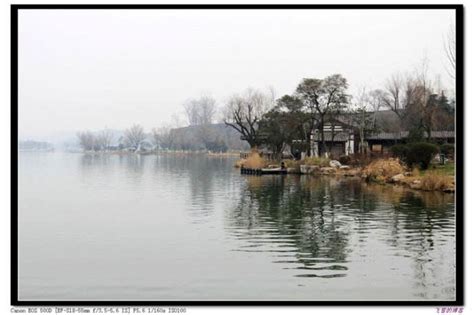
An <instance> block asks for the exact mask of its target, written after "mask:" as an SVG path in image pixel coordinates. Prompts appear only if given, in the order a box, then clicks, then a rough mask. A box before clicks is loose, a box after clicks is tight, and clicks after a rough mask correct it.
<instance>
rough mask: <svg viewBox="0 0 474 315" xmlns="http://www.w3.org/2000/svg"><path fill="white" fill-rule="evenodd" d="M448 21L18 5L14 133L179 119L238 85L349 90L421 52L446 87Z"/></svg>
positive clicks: (359, 14) (424, 14)
mask: <svg viewBox="0 0 474 315" xmlns="http://www.w3.org/2000/svg"><path fill="white" fill-rule="evenodd" d="M453 21H454V11H450V10H22V11H20V13H19V55H18V58H19V102H18V106H19V134H20V138H34V139H45V138H48V139H51V138H52V137H59V138H61V137H66V136H73V135H74V134H75V133H76V132H77V131H78V130H85V129H91V130H99V129H103V128H110V129H115V130H123V129H125V128H128V127H130V126H131V125H132V124H135V123H137V124H141V125H142V126H143V127H144V128H145V129H146V130H147V131H148V130H150V129H151V128H154V127H159V126H163V125H165V124H176V125H178V124H185V122H184V117H183V111H184V109H183V103H185V102H186V100H188V99H190V98H194V97H199V96H201V95H211V96H212V97H214V98H215V99H216V101H217V106H218V107H220V106H223V104H224V103H225V102H226V100H227V99H228V98H229V97H230V96H231V95H232V94H234V93H238V92H241V91H242V90H244V89H246V88H248V87H255V88H260V89H267V88H268V87H272V88H273V89H274V91H275V92H276V96H277V97H279V96H281V95H283V94H290V93H292V92H293V91H294V89H295V87H296V86H297V84H298V83H299V82H300V81H301V79H302V78H305V77H316V78H322V77H326V76H327V75H330V74H333V73H340V74H342V75H343V76H344V77H346V78H347V80H348V82H349V92H350V93H356V91H357V90H358V89H359V88H360V87H363V86H364V87H368V88H379V87H383V86H384V82H385V81H386V80H387V78H388V77H389V76H390V75H392V74H393V73H398V72H405V71H411V70H412V69H413V68H414V67H416V65H417V64H419V62H420V60H421V59H422V58H427V59H428V60H429V70H430V73H431V75H432V77H433V78H435V77H436V78H437V79H438V81H440V82H441V84H442V85H443V87H444V88H446V89H448V90H450V89H453V82H452V80H451V79H450V78H449V76H448V74H447V72H446V64H447V60H446V56H445V52H444V48H443V38H444V37H445V36H446V32H447V31H448V29H449V25H450V23H453ZM173 117H174V118H173Z"/></svg>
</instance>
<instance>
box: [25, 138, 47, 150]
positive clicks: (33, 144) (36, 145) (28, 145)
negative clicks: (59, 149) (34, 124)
mask: <svg viewBox="0 0 474 315" xmlns="http://www.w3.org/2000/svg"><path fill="white" fill-rule="evenodd" d="M18 148H19V149H20V151H52V150H54V146H53V145H52V144H51V143H49V142H45V141H33V140H26V141H20V142H19V143H18Z"/></svg>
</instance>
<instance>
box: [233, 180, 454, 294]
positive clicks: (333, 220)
mask: <svg viewBox="0 0 474 315" xmlns="http://www.w3.org/2000/svg"><path fill="white" fill-rule="evenodd" d="M245 180H246V182H247V185H246V186H245V188H244V190H243V191H242V193H241V197H240V200H239V203H238V205H237V207H236V208H235V209H234V210H233V212H232V213H230V215H229V221H230V224H231V225H232V226H233V228H234V229H233V233H234V234H235V235H236V236H237V238H239V239H243V240H246V243H245V245H242V246H241V247H240V248H239V250H245V251H255V252H258V251H263V252H271V253H274V252H275V253H276V255H277V256H279V257H280V258H281V257H289V258H286V259H282V258H281V259H280V260H277V261H275V262H281V263H283V264H291V263H294V264H295V265H294V267H295V268H296V269H304V270H321V269H324V270H339V271H334V272H337V274H338V275H341V271H340V270H347V267H346V265H345V264H344V263H345V262H346V261H347V257H348V255H349V253H350V252H351V250H352V249H353V248H352V247H351V246H352V245H351V246H349V244H348V242H349V241H348V240H349V237H350V236H351V239H352V238H354V239H355V240H357V239H358V241H359V242H358V243H356V244H358V245H356V246H359V247H365V246H367V244H368V243H367V240H368V239H369V238H374V240H379V241H382V242H385V243H386V244H388V245H389V246H391V247H393V248H394V249H395V251H390V252H382V253H380V255H393V254H394V253H396V254H395V255H402V256H405V257H410V258H411V259H412V261H413V262H414V266H413V268H414V273H415V274H416V277H417V279H418V281H419V284H418V285H421V286H427V285H428V283H427V282H426V281H424V279H423V277H425V276H426V273H427V272H431V273H432V274H431V275H430V276H429V277H430V279H432V280H433V281H437V280H438V279H439V277H436V275H435V274H433V270H434V269H433V268H435V266H434V267H433V268H431V269H430V270H427V269H426V262H430V261H431V260H432V257H431V256H430V251H431V250H433V248H434V246H435V242H438V245H442V244H443V242H446V235H445V234H443V233H446V231H453V222H454V221H453V220H454V219H453V215H454V213H453V197H452V195H449V194H445V193H439V194H438V193H432V192H419V191H411V190H407V189H405V188H403V187H397V186H382V185H368V184H365V183H361V182H360V180H359V179H343V178H329V177H323V178H315V177H303V176H301V177H293V176H288V177H282V176H261V177H246V178H245ZM448 233H449V232H448ZM448 237H451V236H448ZM248 244H250V245H248ZM275 246H276V248H277V250H275ZM438 249H439V247H438ZM291 259H296V261H293V260H291ZM356 259H357V258H356ZM324 263H326V265H325V264H324ZM327 263H332V264H333V265H331V266H327ZM321 265H322V266H323V267H322V268H320V266H321ZM292 267H293V265H292ZM317 273H318V272H316V274H315V275H310V274H307V275H300V276H307V277H313V276H319V275H318V274H317ZM444 274H446V273H444ZM342 275H343V274H342ZM421 291H422V292H426V290H421Z"/></svg>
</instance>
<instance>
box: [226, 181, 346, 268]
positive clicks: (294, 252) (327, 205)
mask: <svg viewBox="0 0 474 315" xmlns="http://www.w3.org/2000/svg"><path fill="white" fill-rule="evenodd" d="M248 180H249V181H248V185H247V187H246V189H245V190H244V191H243V192H242V197H241V199H240V202H239V204H238V206H237V208H236V209H235V210H234V212H233V213H232V217H231V221H232V224H233V225H235V226H237V227H239V228H240V229H239V230H238V231H239V235H238V237H239V238H245V239H248V240H249V243H251V244H255V245H265V246H266V248H267V249H266V250H263V251H270V252H276V253H278V254H279V255H278V256H280V257H294V258H296V259H297V261H293V262H297V263H298V264H303V266H295V267H296V268H297V269H305V270H345V269H346V268H345V267H344V266H340V265H339V266H338V265H332V266H325V267H321V268H319V267H318V266H317V265H318V264H319V263H344V262H345V259H346V254H347V232H344V231H342V230H341V229H340V227H341V223H340V221H339V220H337V218H336V217H337V215H336V211H335V204H336V202H335V200H336V198H337V197H336V196H334V194H333V193H332V191H331V190H330V189H328V187H327V185H324V184H320V185H304V182H303V181H302V180H301V179H300V177H282V176H263V177H249V178H248ZM242 228H243V229H242ZM275 246H276V248H277V250H275V249H273V248H275ZM255 247H256V248H255V250H256V251H259V247H261V246H255ZM276 262H283V263H288V262H289V261H288V259H286V260H281V261H276ZM307 276H310V275H307ZM313 276H317V275H313Z"/></svg>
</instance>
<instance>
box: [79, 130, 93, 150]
mask: <svg viewBox="0 0 474 315" xmlns="http://www.w3.org/2000/svg"><path fill="white" fill-rule="evenodd" d="M77 137H78V139H79V145H80V146H81V148H82V149H83V150H84V151H91V150H95V149H96V142H97V139H96V137H95V136H94V134H93V133H92V132H90V131H81V132H78V133H77Z"/></svg>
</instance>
